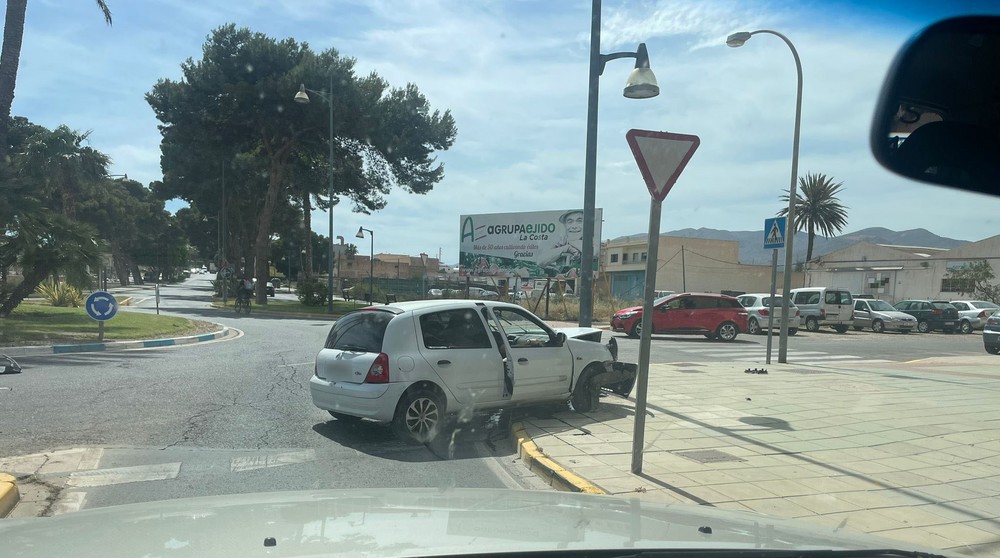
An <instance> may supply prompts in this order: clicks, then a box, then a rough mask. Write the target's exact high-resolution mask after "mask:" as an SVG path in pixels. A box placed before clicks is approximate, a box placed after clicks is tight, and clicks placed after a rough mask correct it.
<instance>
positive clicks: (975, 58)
mask: <svg viewBox="0 0 1000 558" xmlns="http://www.w3.org/2000/svg"><path fill="white" fill-rule="evenodd" d="M870 140H871V148H872V153H873V154H874V155H875V159H876V160H878V162H879V163H881V164H882V166H884V167H885V168H887V169H889V170H891V171H893V172H895V173H897V174H900V175H902V176H905V177H908V178H913V179H916V180H921V181H924V182H931V183H935V184H943V185H946V186H953V187H957V188H962V189H964V190H970V191H975V192H981V193H987V194H993V195H1000V182H998V181H997V176H1000V17H998V16H970V17H958V18H952V19H946V20H943V21H940V22H938V23H935V24H934V25H931V26H930V27H928V28H927V29H925V30H923V31H922V32H921V33H920V34H918V35H917V36H916V37H914V38H913V39H912V40H910V42H909V43H907V44H906V45H905V46H904V47H903V49H902V50H900V52H899V54H897V56H896V59H895V60H894V61H893V63H892V66H891V67H890V69H889V73H888V74H887V76H886V80H885V83H884V84H883V86H882V91H881V93H880V95H879V98H878V101H877V105H876V107H875V118H874V121H873V123H872V130H871V138H870Z"/></svg>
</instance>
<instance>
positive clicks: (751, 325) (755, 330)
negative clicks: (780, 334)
mask: <svg viewBox="0 0 1000 558" xmlns="http://www.w3.org/2000/svg"><path fill="white" fill-rule="evenodd" d="M747 333H749V334H750V335H760V334H761V330H760V324H759V323H757V319H756V318H750V321H748V322H747Z"/></svg>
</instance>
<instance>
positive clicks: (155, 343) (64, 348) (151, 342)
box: [0, 327, 239, 357]
mask: <svg viewBox="0 0 1000 558" xmlns="http://www.w3.org/2000/svg"><path fill="white" fill-rule="evenodd" d="M238 333H239V332H238V330H236V329H233V328H230V327H223V328H222V329H221V330H219V331H216V332H215V333H203V334H201V335H189V336H186V337H173V338H168V339H145V340H136V341H109V342H107V343H78V344H75V345H52V346H37V347H0V352H2V353H4V354H7V355H10V356H12V357H18V356H35V355H52V354H66V353H95V352H113V351H128V350H133V349H146V348H150V347H173V346H176V345H190V344H192V343H201V342H204V341H214V340H216V339H225V338H227V337H232V336H236V335H237V334H238Z"/></svg>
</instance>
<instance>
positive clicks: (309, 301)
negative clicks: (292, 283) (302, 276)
mask: <svg viewBox="0 0 1000 558" xmlns="http://www.w3.org/2000/svg"><path fill="white" fill-rule="evenodd" d="M295 294H296V295H298V297H299V302H301V303H302V304H305V305H306V306H323V305H324V304H326V283H322V282H320V281H318V280H316V279H311V280H309V281H299V285H298V287H297V288H296V289H295Z"/></svg>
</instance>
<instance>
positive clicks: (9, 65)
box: [0, 0, 111, 163]
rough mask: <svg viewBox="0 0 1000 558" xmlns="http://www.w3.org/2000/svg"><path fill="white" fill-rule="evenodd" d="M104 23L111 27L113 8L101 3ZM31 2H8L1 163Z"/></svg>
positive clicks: (1, 74)
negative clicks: (25, 22) (27, 13)
mask: <svg viewBox="0 0 1000 558" xmlns="http://www.w3.org/2000/svg"><path fill="white" fill-rule="evenodd" d="M97 7H98V8H99V9H100V10H101V13H103V14H104V22H105V23H107V24H108V25H111V9H110V8H108V4H107V3H106V2H105V1H104V0H97ZM27 9H28V0H7V15H6V19H4V25H3V47H2V50H0V163H3V162H5V161H6V160H7V148H8V147H9V145H7V129H8V127H9V126H10V122H9V119H10V107H11V105H12V104H14V86H15V84H16V82H17V66H18V63H19V61H20V59H21V39H22V38H23V37H24V14H25V12H26V11H27Z"/></svg>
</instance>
